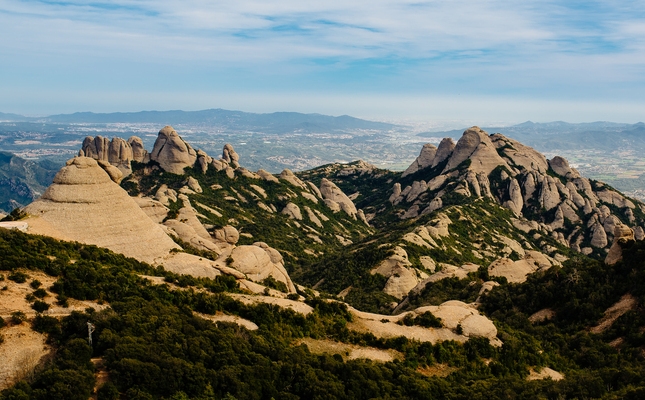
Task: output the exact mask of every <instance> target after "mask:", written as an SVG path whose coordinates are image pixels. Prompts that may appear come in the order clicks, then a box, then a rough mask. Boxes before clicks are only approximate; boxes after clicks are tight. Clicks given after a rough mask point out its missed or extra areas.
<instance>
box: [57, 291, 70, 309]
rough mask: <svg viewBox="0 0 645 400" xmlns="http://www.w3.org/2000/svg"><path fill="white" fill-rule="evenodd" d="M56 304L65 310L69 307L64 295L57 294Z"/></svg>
mask: <svg viewBox="0 0 645 400" xmlns="http://www.w3.org/2000/svg"><path fill="white" fill-rule="evenodd" d="M56 304H58V305H59V306H61V307H65V308H67V307H69V302H68V301H67V296H65V295H64V294H59V295H58V296H56Z"/></svg>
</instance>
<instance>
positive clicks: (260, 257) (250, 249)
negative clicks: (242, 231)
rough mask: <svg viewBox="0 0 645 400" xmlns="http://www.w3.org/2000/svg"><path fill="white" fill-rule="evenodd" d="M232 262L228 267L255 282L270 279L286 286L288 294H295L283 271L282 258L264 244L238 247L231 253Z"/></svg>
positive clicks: (289, 280)
mask: <svg viewBox="0 0 645 400" xmlns="http://www.w3.org/2000/svg"><path fill="white" fill-rule="evenodd" d="M230 257H231V259H232V260H233V261H232V263H231V264H230V266H231V267H232V268H235V269H236V270H238V271H240V272H242V273H244V274H246V276H248V278H249V279H251V280H252V281H255V282H262V281H263V280H264V279H266V278H268V277H272V278H274V279H275V280H277V281H278V282H282V283H284V284H285V285H286V286H287V290H288V291H289V293H295V292H296V288H295V286H294V285H293V282H292V281H291V278H290V277H289V274H288V273H287V271H286V270H285V269H284V264H283V261H282V256H281V255H280V253H278V252H277V251H276V250H275V249H272V248H270V247H269V246H267V245H266V243H255V244H254V245H253V246H238V247H236V248H234V249H233V251H232V252H231V256H230Z"/></svg>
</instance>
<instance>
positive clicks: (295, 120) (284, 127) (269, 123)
mask: <svg viewBox="0 0 645 400" xmlns="http://www.w3.org/2000/svg"><path fill="white" fill-rule="evenodd" d="M0 120H4V121H15V122H45V123H61V124H70V123H91V124H108V123H118V122H121V123H154V124H164V125H165V124H169V123H172V124H173V125H179V124H209V125H213V126H219V127H221V128H223V129H235V130H248V131H257V130H261V131H262V132H265V133H282V132H294V131H296V132H297V131H301V132H303V133H313V132H330V131H331V132H334V131H344V130H349V129H351V130H356V129H365V130H388V129H391V128H393V127H395V125H392V124H387V123H383V122H374V121H366V120H363V119H359V118H354V117H350V116H348V115H341V116H339V117H333V116H329V115H322V114H302V113H296V112H275V113H270V114H256V113H248V112H242V111H231V110H223V109H219V108H218V109H209V110H201V111H181V110H172V111H139V112H129V113H122V112H117V113H92V112H77V113H73V114H58V115H50V116H48V117H25V116H22V115H17V114H4V113H0Z"/></svg>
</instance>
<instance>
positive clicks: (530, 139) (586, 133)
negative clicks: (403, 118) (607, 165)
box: [418, 121, 645, 151]
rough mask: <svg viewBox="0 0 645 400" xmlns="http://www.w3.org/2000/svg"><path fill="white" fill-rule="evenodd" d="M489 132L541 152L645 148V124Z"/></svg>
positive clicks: (529, 125) (533, 126) (526, 126)
mask: <svg viewBox="0 0 645 400" xmlns="http://www.w3.org/2000/svg"><path fill="white" fill-rule="evenodd" d="M482 129H485V130H487V131H488V132H493V133H501V134H503V135H506V136H509V137H512V138H513V139H516V140H519V141H520V142H522V143H525V144H527V145H529V146H533V147H536V148H537V149H539V150H540V151H550V150H558V149H567V148H576V149H603V150H607V149H615V148H617V147H618V146H629V147H631V148H645V123H642V122H639V123H636V124H625V123H615V122H605V121H600V122H589V123H579V124H572V123H568V122H562V121H555V122H546V123H535V122H531V121H527V122H524V123H521V124H518V125H513V126H507V127H485V128H482ZM462 132H463V129H456V130H451V131H445V132H423V133H420V134H419V135H418V136H420V137H438V136H448V137H452V138H458V137H460V136H461V133H462Z"/></svg>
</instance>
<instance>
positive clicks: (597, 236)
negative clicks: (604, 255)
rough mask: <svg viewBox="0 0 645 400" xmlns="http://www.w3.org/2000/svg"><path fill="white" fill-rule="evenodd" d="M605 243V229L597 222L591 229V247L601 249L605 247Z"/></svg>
mask: <svg viewBox="0 0 645 400" xmlns="http://www.w3.org/2000/svg"><path fill="white" fill-rule="evenodd" d="M607 243H608V242H607V233H605V229H604V228H603V226H602V225H600V223H599V222H596V223H595V224H594V225H593V226H592V227H591V245H592V246H593V247H596V248H599V249H603V248H605V247H607Z"/></svg>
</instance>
